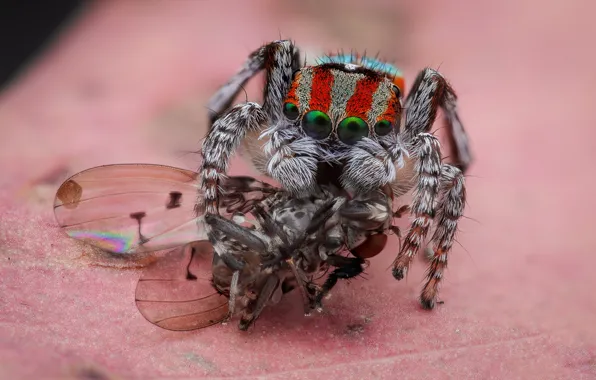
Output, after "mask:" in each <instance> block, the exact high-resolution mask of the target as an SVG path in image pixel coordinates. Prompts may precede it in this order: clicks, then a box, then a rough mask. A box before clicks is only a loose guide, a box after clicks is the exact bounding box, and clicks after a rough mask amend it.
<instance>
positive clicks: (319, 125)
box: [302, 111, 331, 140]
mask: <svg viewBox="0 0 596 380" xmlns="http://www.w3.org/2000/svg"><path fill="white" fill-rule="evenodd" d="M302 129H304V132H305V133H306V134H307V135H309V136H310V137H312V138H313V139H317V140H322V139H325V138H327V137H328V136H329V134H330V133H331V119H330V118H329V116H327V114H326V113H325V112H322V111H310V112H307V113H306V115H304V117H303V118H302Z"/></svg>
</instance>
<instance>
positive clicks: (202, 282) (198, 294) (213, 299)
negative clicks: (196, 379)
mask: <svg viewBox="0 0 596 380" xmlns="http://www.w3.org/2000/svg"><path fill="white" fill-rule="evenodd" d="M212 262H213V247H212V246H211V244H210V243H209V242H207V241H199V242H194V243H190V244H187V245H186V246H184V247H182V248H180V249H177V250H175V251H174V252H171V253H170V254H169V255H166V256H165V257H163V258H162V259H160V260H158V261H157V262H155V263H153V264H152V265H150V266H148V267H147V268H146V269H145V270H144V272H143V274H142V276H141V278H140V279H139V282H138V283H137V290H136V296H135V301H136V304H137V308H138V309H139V311H140V312H141V314H142V315H143V317H145V319H147V320H148V321H149V322H151V323H153V324H154V325H156V326H159V327H162V328H164V329H167V330H175V331H186V330H196V329H200V328H204V327H207V326H211V325H213V324H216V323H219V322H221V321H222V320H223V319H224V318H225V317H226V315H227V312H228V299H227V297H226V296H224V295H222V294H220V293H218V292H217V291H216V290H215V289H214V287H213V286H212V284H211V276H212V275H211V265H212Z"/></svg>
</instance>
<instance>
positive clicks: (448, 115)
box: [403, 68, 472, 173]
mask: <svg viewBox="0 0 596 380" xmlns="http://www.w3.org/2000/svg"><path fill="white" fill-rule="evenodd" d="M438 107H441V108H442V109H443V113H444V116H445V121H446V124H447V126H448V131H449V139H450V141H451V145H452V149H453V152H454V156H455V161H456V166H457V167H459V168H460V169H461V170H462V172H464V173H465V172H466V170H467V168H468V167H469V166H470V164H471V163H472V155H471V152H470V146H469V142H468V136H467V134H466V131H465V129H464V127H463V124H462V123H461V121H460V119H459V116H458V114H457V96H456V94H455V91H454V90H453V88H452V87H451V85H449V83H448V82H447V80H446V79H445V78H444V77H443V76H442V75H441V74H440V73H439V72H438V71H436V70H433V69H431V68H425V69H424V70H422V71H421V72H420V73H419V74H418V76H417V77H416V80H415V81H414V84H413V85H412V89H411V90H410V92H409V94H408V97H407V98H406V104H405V108H406V112H407V114H406V122H405V128H404V131H403V134H404V135H405V140H406V141H413V140H414V139H415V138H416V136H418V135H419V134H420V133H424V132H430V130H431V128H432V125H433V123H434V121H435V118H436V116H437V109H438Z"/></svg>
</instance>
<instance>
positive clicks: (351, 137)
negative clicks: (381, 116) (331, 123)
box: [337, 116, 368, 145]
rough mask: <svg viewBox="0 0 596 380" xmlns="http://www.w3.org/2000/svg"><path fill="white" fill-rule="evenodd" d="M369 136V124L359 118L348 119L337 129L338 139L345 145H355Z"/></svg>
mask: <svg viewBox="0 0 596 380" xmlns="http://www.w3.org/2000/svg"><path fill="white" fill-rule="evenodd" d="M366 136H368V124H366V122H365V121H364V120H362V119H361V118H359V117H355V116H351V117H346V118H345V119H343V120H342V121H341V123H339V126H338V127H337V137H339V139H340V140H341V142H343V143H344V144H348V145H354V144H356V143H357V142H358V141H360V140H362V138H363V137H366Z"/></svg>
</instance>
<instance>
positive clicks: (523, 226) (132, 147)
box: [0, 0, 596, 379]
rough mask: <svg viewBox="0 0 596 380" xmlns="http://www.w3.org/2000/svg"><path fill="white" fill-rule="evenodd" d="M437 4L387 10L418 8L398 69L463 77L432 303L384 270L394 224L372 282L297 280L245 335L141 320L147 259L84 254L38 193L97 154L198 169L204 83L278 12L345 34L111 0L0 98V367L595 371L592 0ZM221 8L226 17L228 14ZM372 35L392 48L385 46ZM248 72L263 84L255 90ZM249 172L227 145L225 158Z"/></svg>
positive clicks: (218, 79)
mask: <svg viewBox="0 0 596 380" xmlns="http://www.w3.org/2000/svg"><path fill="white" fill-rule="evenodd" d="M431 3H432V2H431ZM435 3H436V4H426V5H425V6H421V7H415V6H407V7H406V6H403V7H402V8H399V9H398V10H399V12H402V13H405V12H408V13H406V14H407V15H408V17H407V18H408V19H410V21H409V23H408V30H407V32H408V34H407V38H406V37H404V38H405V39H406V40H407V43H405V46H407V47H408V48H407V49H408V50H407V53H408V54H404V53H403V51H402V52H401V53H400V57H401V56H402V55H405V56H406V58H407V59H408V61H405V62H404V65H402V66H403V69H404V71H405V72H406V75H407V78H406V79H407V82H406V83H407V84H409V83H411V82H412V79H413V77H414V75H415V74H416V72H417V70H418V69H420V68H422V67H424V66H427V65H428V66H431V67H437V66H439V64H440V67H441V71H442V72H443V73H444V74H445V75H446V77H447V78H449V79H450V81H451V82H452V83H453V85H454V87H455V89H456V90H457V91H458V95H459V97H460V106H461V115H462V118H463V121H464V123H465V124H466V127H467V129H468V132H469V133H470V135H471V141H472V143H473V146H472V147H473V149H474V152H475V156H476V159H477V161H476V163H475V164H474V166H473V168H472V173H471V175H470V176H469V177H468V179H467V185H468V203H469V205H468V208H467V211H466V215H467V216H468V217H469V219H468V220H465V221H464V222H463V223H462V226H461V230H462V231H461V233H460V235H459V242H460V243H461V247H458V246H456V248H455V249H454V252H453V254H452V255H451V256H450V263H449V271H448V273H447V277H446V281H445V284H444V286H443V288H442V291H441V299H442V300H443V301H445V304H444V305H440V307H438V308H436V309H435V310H434V311H432V312H426V311H423V310H421V309H420V308H419V306H418V303H417V301H416V298H417V296H418V293H419V290H420V285H421V281H422V278H423V274H424V265H423V264H422V263H421V262H420V261H416V263H415V265H414V268H413V269H412V270H411V272H410V273H409V275H408V278H407V280H405V281H401V282H396V281H394V280H393V278H392V276H391V272H390V271H389V270H387V268H388V267H389V265H390V263H391V262H392V260H393V258H394V257H395V254H396V253H397V252H396V245H395V241H393V242H392V245H391V246H390V247H388V248H387V249H386V251H385V252H384V253H382V254H381V255H380V256H378V257H376V258H375V259H374V260H373V261H372V263H371V264H372V265H371V267H370V268H369V269H368V271H367V274H368V275H367V279H366V280H362V279H359V280H354V281H352V282H351V283H350V284H341V285H339V286H338V287H337V290H335V291H334V293H333V295H332V297H331V298H330V299H329V300H328V301H327V302H326V305H327V306H326V310H325V312H324V313H323V314H320V315H317V314H315V315H313V316H311V317H309V318H305V317H304V316H303V315H302V308H301V303H300V301H299V294H291V295H289V296H287V297H285V298H284V299H283V300H282V302H281V303H280V304H279V305H277V306H276V307H274V308H268V309H266V310H265V312H264V314H263V316H262V317H261V318H260V319H259V320H258V321H257V323H256V325H255V326H254V328H252V329H251V330H250V331H249V332H247V333H245V332H240V331H238V330H237V326H236V324H235V323H231V324H229V325H227V326H219V325H218V326H212V327H209V328H206V329H203V330H198V331H192V332H171V331H166V330H162V329H159V328H157V327H155V326H153V325H151V324H150V323H149V322H147V321H145V319H144V318H143V317H142V316H141V314H140V313H139V312H138V311H137V309H136V307H135V302H134V289H135V286H136V282H137V280H138V278H139V275H140V273H139V271H138V270H135V269H134V268H131V269H114V268H105V267H100V266H96V265H92V263H93V260H92V259H90V258H93V257H96V256H93V255H94V254H97V253H96V251H94V250H93V249H92V248H90V247H88V246H85V245H82V244H79V243H77V242H75V241H73V240H71V239H68V238H67V237H65V236H64V235H63V234H62V233H61V232H60V231H59V229H58V228H57V226H56V223H55V222H54V220H53V215H52V208H51V204H52V201H53V196H54V193H55V191H56V189H57V187H58V186H59V184H60V183H61V182H62V181H63V180H64V179H66V178H67V177H68V176H69V175H72V174H74V173H76V172H78V171H80V170H82V169H85V168H88V167H92V166H96V165H101V164H109V163H123V162H149V163H160V164H170V165H174V166H188V167H189V168H190V169H196V166H197V165H198V164H197V162H198V157H197V156H196V155H192V154H190V155H184V156H181V155H180V154H172V152H175V151H181V150H185V149H186V150H187V151H192V150H196V147H197V146H198V143H199V141H200V139H201V137H202V134H203V133H204V130H203V129H202V128H203V127H202V126H203V125H204V120H206V119H205V115H206V112H205V109H203V108H202V107H203V105H204V104H205V103H206V100H207V98H208V96H209V94H210V93H211V92H212V91H213V90H214V89H215V88H216V87H217V86H218V85H219V84H221V83H222V82H223V81H225V80H226V79H227V77H228V76H229V75H230V74H231V73H233V72H234V71H235V70H236V69H237V67H238V65H239V64H240V63H241V62H242V60H243V59H244V56H245V55H246V54H247V53H248V52H249V51H251V50H252V49H254V47H255V46H258V45H259V44H261V43H263V42H265V41H268V40H271V39H275V38H277V37H278V35H279V31H278V29H277V28H278V25H283V29H282V31H283V34H286V33H288V34H289V33H292V34H293V35H291V37H292V38H296V39H297V42H298V44H299V45H302V46H306V47H307V49H308V47H315V48H316V47H317V44H320V45H322V46H323V47H329V46H331V47H333V46H335V45H334V44H337V45H341V44H347V45H348V46H349V42H346V41H344V40H342V39H341V38H332V37H328V35H329V34H331V33H330V32H329V30H326V29H324V26H322V25H321V24H324V23H321V22H320V21H319V22H314V21H313V22H311V23H309V24H308V28H302V29H301V28H300V26H301V25H306V24H305V23H304V22H305V21H304V20H311V19H310V18H309V17H310V16H308V14H307V13H304V14H298V15H295V16H292V17H290V16H289V15H287V14H286V13H284V12H287V11H288V10H287V9H285V8H284V9H280V8H279V7H273V8H271V9H269V10H267V11H261V10H260V9H259V8H258V7H256V6H255V5H254V4H253V5H252V6H248V5H244V6H242V8H241V6H240V5H238V4H236V3H235V4H234V8H235V9H234V11H235V12H236V13H235V14H234V15H230V14H229V13H227V12H228V10H229V9H228V8H229V7H231V5H230V3H221V5H212V4H211V3H209V4H211V5H209V7H206V6H203V5H200V4H204V3H202V2H197V3H192V4H191V3H188V4H185V5H184V6H179V7H168V6H165V5H164V4H165V3H160V2H152V3H150V4H143V5H139V4H137V3H133V2H130V3H129V2H126V3H124V2H103V3H100V4H97V5H96V6H94V7H93V8H92V9H90V10H89V12H88V13H86V14H85V15H83V17H82V18H81V19H80V20H78V21H77V22H76V24H75V25H74V26H73V27H72V28H71V29H70V30H69V31H68V32H67V34H65V35H64V36H63V37H62V38H61V39H60V40H59V41H58V42H57V43H56V44H55V45H53V47H52V49H51V50H49V51H48V52H47V53H46V54H45V55H44V56H43V57H42V59H41V60H40V61H39V62H38V63H36V64H35V65H34V66H33V67H31V68H30V70H29V71H28V72H27V73H25V75H23V77H22V78H20V80H19V81H18V82H17V83H16V84H15V85H14V86H13V87H12V88H11V89H9V90H8V91H7V92H6V93H5V94H3V95H2V98H0V101H1V102H2V103H1V104H2V106H1V107H0V128H2V130H3V132H4V133H3V138H2V140H3V141H2V142H3V144H2V149H1V151H0V168H1V169H2V173H3V176H2V178H1V179H0V184H1V185H2V193H1V201H2V202H1V204H0V244H1V246H0V276H1V281H0V303H1V306H0V307H1V310H2V311H1V312H0V358H1V359H0V378H38V377H43V376H45V377H62V378H64V377H67V376H70V377H72V378H89V377H90V375H89V374H93V373H94V371H95V372H97V373H101V374H105V376H106V377H107V378H111V377H112V376H113V377H134V378H137V377H147V376H162V377H165V376H170V377H173V376H177V377H203V378H215V377H236V378H237V377H240V376H243V377H251V376H252V377H263V378H268V379H277V378H280V379H281V378H284V379H288V378H289V379H292V378H312V377H320V376H325V377H327V378H330V379H334V378H341V379H360V378H379V379H382V378H387V379H392V378H396V377H399V378H416V379H424V378H433V379H437V378H466V379H468V378H479V379H489V378H507V379H512V378H523V379H534V378H535V379H568V378H574V379H580V378H585V379H589V378H596V344H595V343H594V342H596V327H595V325H594V323H593V319H594V315H596V297H595V296H594V288H596V277H594V275H593V273H592V272H593V268H594V267H595V266H596V256H595V255H594V254H593V253H592V247H594V246H595V245H596V237H595V235H594V234H593V233H592V231H591V229H592V228H591V226H592V221H591V215H590V213H589V212H587V211H589V210H592V209H594V206H595V204H594V203H595V201H594V197H593V196H592V194H591V189H592V187H593V184H594V179H593V178H592V177H591V176H589V175H588V173H590V172H592V171H593V169H592V163H593V162H594V159H595V158H596V153H594V152H596V150H595V149H594V148H595V146H594V143H593V142H594V141H596V133H595V132H594V128H592V126H593V125H594V122H595V121H596V120H595V119H596V116H595V115H596V114H594V113H591V112H590V111H591V108H590V106H591V104H592V103H593V102H594V100H595V99H596V90H595V88H594V86H592V85H591V84H592V83H595V82H594V79H595V78H594V76H595V74H593V73H591V72H590V70H586V67H591V66H592V65H593V64H594V63H595V61H596V57H594V53H593V52H591V51H590V49H586V48H585V46H589V43H590V41H589V36H590V35H591V34H590V33H592V35H593V33H594V26H593V23H592V22H591V21H590V16H588V15H590V14H591V12H589V11H587V10H585V9H584V8H580V7H578V5H577V4H576V5H574V4H573V2H568V3H566V4H565V5H562V4H561V5H556V4H554V3H552V4H551V3H548V4H546V3H540V4H538V3H537V2H532V1H529V0H528V1H525V2H513V1H505V2H498V3H494V2H476V3H474V5H472V4H470V3H469V2H465V1H459V2H455V3H451V4H450V5H449V6H446V5H442V3H439V2H435ZM197 4H199V5H197ZM213 4H214V3H213ZM259 4H261V6H262V7H265V6H270V5H271V3H270V2H268V1H262V2H260V3H259ZM382 4H383V2H381V1H375V2H373V4H370V6H373V5H374V6H378V7H382ZM309 7H310V5H309V6H305V8H304V9H306V10H308V11H310V8H309ZM354 7H355V8H347V9H348V10H350V9H351V10H352V11H354V12H357V11H358V10H359V9H360V8H358V6H357V5H355V6H354ZM383 9H385V8H383ZM305 12H306V11H305ZM343 12H348V11H346V10H343ZM224 13H225V14H227V15H228V17H233V20H234V22H231V21H229V20H228V19H226V20H228V21H227V22H225V23H222V19H221V15H222V14H224ZM272 15H277V16H278V17H280V18H274V17H272ZM343 15H344V16H345V17H346V20H353V19H355V16H354V15H353V14H352V15H351V18H350V17H348V16H349V13H344V14H343ZM281 20H284V24H278V23H280V22H281ZM313 20H314V18H313ZM317 20H319V19H317ZM412 20H415V21H416V22H414V21H412ZM331 24H332V23H330V25H331ZM255 25H258V27H256V26H255ZM333 25H335V24H333ZM303 29H304V30H303ZM214 31H217V36H216V37H217V38H216V39H214V33H215V32H214ZM360 38H361V40H359V41H358V43H364V44H365V42H363V40H364V38H363V37H362V36H360ZM384 43H386V44H387V46H385V45H384V47H383V51H384V52H385V51H388V52H391V51H393V50H395V49H396V46H394V45H392V43H393V42H392V41H385V42H384ZM222 46H225V49H224V48H222ZM197 89H198V90H199V91H198V92H197ZM257 91H258V83H257V85H254V88H253V87H249V88H248V92H249V94H255V93H257ZM184 99H190V100H189V101H187V103H188V104H189V106H187V107H185V108H184V109H183V111H182V112H181V114H183V115H186V116H182V118H183V119H182V120H181V119H180V114H179V113H176V112H177V111H174V112H173V113H169V114H168V115H166V117H162V118H158V116H160V115H163V113H164V110H165V109H168V108H171V107H172V105H173V104H179V103H180V102H181V100H184ZM193 107H194V108H195V109H193ZM189 109H193V111H192V112H196V113H194V114H192V113H191V115H190V116H188V113H187V110H189ZM197 109H198V110H197ZM188 112H191V111H188ZM184 117H188V118H187V119H184ZM156 120H157V121H156ZM247 173H253V172H251V169H249V168H247V167H246V166H245V164H244V163H243V162H240V161H236V162H235V163H234V165H233V170H232V174H247ZM85 376H87V377H85Z"/></svg>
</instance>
